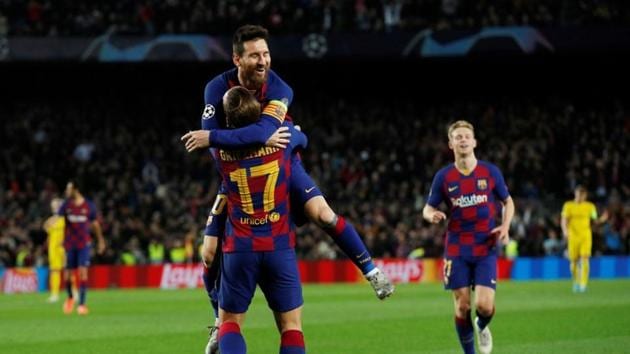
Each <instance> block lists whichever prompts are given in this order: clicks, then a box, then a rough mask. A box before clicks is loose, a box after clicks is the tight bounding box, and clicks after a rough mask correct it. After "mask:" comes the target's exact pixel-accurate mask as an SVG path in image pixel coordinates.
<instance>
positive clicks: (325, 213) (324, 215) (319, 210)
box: [305, 197, 336, 227]
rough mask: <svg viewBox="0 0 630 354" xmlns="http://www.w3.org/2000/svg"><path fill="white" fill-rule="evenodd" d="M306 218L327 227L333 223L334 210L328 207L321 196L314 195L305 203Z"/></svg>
mask: <svg viewBox="0 0 630 354" xmlns="http://www.w3.org/2000/svg"><path fill="white" fill-rule="evenodd" d="M305 211H306V215H307V216H308V218H309V219H310V220H311V221H312V222H314V223H316V224H317V225H318V226H320V227H327V226H330V225H332V224H333V223H334V221H335V217H336V215H335V212H334V211H333V210H332V209H331V208H330V206H329V205H328V203H327V202H326V200H325V199H324V198H323V197H315V198H312V199H311V200H309V201H308V202H307V203H306V205H305Z"/></svg>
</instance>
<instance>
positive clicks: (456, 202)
mask: <svg viewBox="0 0 630 354" xmlns="http://www.w3.org/2000/svg"><path fill="white" fill-rule="evenodd" d="M451 202H452V203H453V206H456V207H460V208H467V207H471V206H475V205H478V204H483V203H487V202H488V196H487V195H485V194H481V195H479V194H471V195H462V196H460V197H459V198H451Z"/></svg>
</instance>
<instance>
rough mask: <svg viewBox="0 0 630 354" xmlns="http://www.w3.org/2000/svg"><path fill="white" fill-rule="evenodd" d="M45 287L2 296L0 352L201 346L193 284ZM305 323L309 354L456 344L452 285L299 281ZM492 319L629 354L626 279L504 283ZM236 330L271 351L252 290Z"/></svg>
mask: <svg viewBox="0 0 630 354" xmlns="http://www.w3.org/2000/svg"><path fill="white" fill-rule="evenodd" d="M46 296H47V294H28V295H0V353H3V354H13V353H20V354H23V353H29V354H37V353H42V354H44V353H45V354H56V353H94V354H99V353H101V354H114V353H136V354H140V353H151V354H155V353H198V354H201V353H203V348H204V346H205V343H206V329H205V326H206V325H208V323H209V306H208V305H207V301H206V297H205V293H204V291H203V290H202V289H198V290H176V291H159V290H107V291H90V292H89V293H88V304H89V306H90V311H91V313H90V314H89V315H88V316H87V317H79V316H78V315H76V314H73V315H71V316H66V315H64V314H63V313H62V311H61V303H58V304H47V303H46V302H45V299H46ZM304 297H305V308H304V330H305V336H306V344H307V352H308V353H312V354H320V353H321V354H323V353H326V354H330V353H333V354H354V353H361V354H370V353H373V354H377V353H378V354H381V353H400V354H407V353H460V352H461V351H460V347H459V343H458V341H457V339H456V336H455V331H454V328H453V327H454V325H453V309H452V300H451V295H450V293H448V292H446V291H444V290H442V288H441V286H440V285H439V284H415V285H400V286H398V288H397V290H396V293H395V294H394V296H393V297H392V298H389V299H387V300H386V301H383V302H381V301H378V300H377V299H376V297H375V296H374V295H373V294H372V290H371V288H370V287H369V285H367V284H357V285H306V286H305V287H304ZM490 328H491V329H492V333H493V336H494V349H495V350H494V352H495V353H554V354H557V353H606V354H612V353H630V280H614V281H592V282H591V284H590V286H589V289H588V292H586V293H584V294H573V293H572V292H571V286H570V283H569V282H568V281H562V282H503V283H501V284H499V289H498V293H497V314H496V316H495V318H494V319H493V322H492V323H491V326H490ZM243 334H244V335H245V339H246V341H247V346H248V352H249V353H261V354H273V353H277V352H278V343H279V337H278V335H277V333H276V330H275V325H274V322H273V320H272V316H271V313H270V312H269V310H268V309H267V306H266V303H265V302H264V299H263V298H262V297H261V296H260V292H259V291H258V292H257V295H256V298H255V300H254V303H253V304H252V306H251V308H250V313H249V315H248V318H247V321H246V324H245V326H244V328H243Z"/></svg>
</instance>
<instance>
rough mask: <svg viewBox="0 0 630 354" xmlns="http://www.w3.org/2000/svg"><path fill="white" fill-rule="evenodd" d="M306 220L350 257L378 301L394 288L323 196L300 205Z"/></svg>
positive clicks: (356, 235) (352, 227) (355, 232)
mask: <svg viewBox="0 0 630 354" xmlns="http://www.w3.org/2000/svg"><path fill="white" fill-rule="evenodd" d="M304 211H305V213H306V215H307V217H308V218H309V219H310V220H312V221H313V222H315V223H316V224H317V225H319V226H320V227H322V229H324V231H326V233H328V234H329V235H330V236H331V237H332V239H333V241H335V243H336V244H337V245H338V246H339V248H340V249H341V250H342V251H343V252H344V253H345V254H346V255H347V256H348V258H350V260H351V261H352V262H353V263H354V264H355V265H356V266H357V267H358V268H359V269H361V272H362V273H363V274H364V275H365V277H366V278H367V279H368V280H369V282H370V285H371V286H372V288H373V289H374V291H375V293H376V296H377V297H378V298H379V299H381V300H382V299H385V298H386V297H388V296H390V295H391V294H392V293H393V292H394V289H395V288H394V285H393V284H392V283H391V282H390V281H389V279H388V278H387V276H386V275H385V274H384V273H383V272H381V271H380V270H379V269H378V268H377V267H376V266H375V265H374V262H373V261H372V256H371V255H370V252H369V251H368V250H367V248H366V247H365V244H364V243H363V241H362V240H361V237H359V233H358V232H357V231H356V229H355V228H354V226H353V225H352V224H351V223H349V222H347V221H346V220H345V219H344V218H343V217H342V216H338V215H337V214H335V212H334V211H333V210H332V209H331V208H330V206H329V205H328V203H327V202H326V199H324V197H323V196H321V195H319V196H315V197H313V198H311V199H309V200H308V201H307V202H306V204H304Z"/></svg>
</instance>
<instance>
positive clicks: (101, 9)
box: [0, 0, 630, 36]
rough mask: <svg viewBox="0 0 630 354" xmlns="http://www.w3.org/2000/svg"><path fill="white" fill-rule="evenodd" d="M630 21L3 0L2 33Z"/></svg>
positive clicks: (301, 0)
mask: <svg viewBox="0 0 630 354" xmlns="http://www.w3.org/2000/svg"><path fill="white" fill-rule="evenodd" d="M628 22H630V9H629V7H628V5H627V3H626V2H624V1H621V0H580V1H567V0H564V1H543V0H495V1H463V0H354V1H340V0H281V1H269V0H218V1H202V0H168V1H155V0H115V1H106V0H94V1H89V2H77V1H69V0H55V1H52V0H2V1H0V34H2V33H3V31H4V32H8V33H9V35H29V36H68V35H71V36H76V35H78V36H86V35H100V34H103V33H105V32H107V31H109V30H113V31H115V32H117V33H123V34H136V35H154V34H162V33H209V34H228V33H231V32H232V31H233V30H234V29H235V27H236V26H237V25H238V24H241V23H258V24H261V25H264V26H265V27H267V28H269V29H270V30H271V31H272V32H273V33H275V34H279V33H308V32H339V31H345V32H347V31H364V32H383V31H395V30H418V29H425V28H435V29H445V28H460V29H466V28H479V27H481V26H506V25H507V26H510V25H536V26H543V27H548V26H574V25H614V24H619V23H628ZM3 29H4V30H3Z"/></svg>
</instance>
